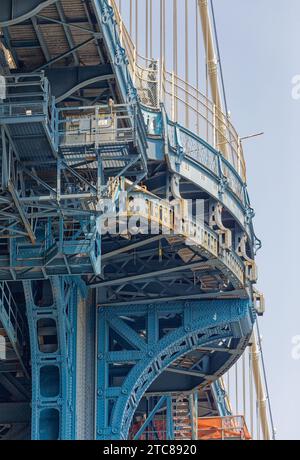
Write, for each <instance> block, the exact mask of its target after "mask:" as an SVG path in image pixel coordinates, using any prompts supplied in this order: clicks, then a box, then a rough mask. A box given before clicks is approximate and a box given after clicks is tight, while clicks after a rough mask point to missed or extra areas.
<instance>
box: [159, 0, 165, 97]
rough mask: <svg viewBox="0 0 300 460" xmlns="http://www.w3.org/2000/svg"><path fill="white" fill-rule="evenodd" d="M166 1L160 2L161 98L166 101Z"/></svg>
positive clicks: (161, 0)
mask: <svg viewBox="0 0 300 460" xmlns="http://www.w3.org/2000/svg"><path fill="white" fill-rule="evenodd" d="M165 29H166V23H165V0H160V79H161V82H160V84H161V97H162V99H163V100H164V95H165V90H164V88H165V82H164V76H165V33H166V30H165Z"/></svg>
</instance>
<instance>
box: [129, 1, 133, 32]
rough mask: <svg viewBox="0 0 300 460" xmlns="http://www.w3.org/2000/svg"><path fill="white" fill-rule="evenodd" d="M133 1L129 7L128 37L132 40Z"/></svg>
mask: <svg viewBox="0 0 300 460" xmlns="http://www.w3.org/2000/svg"><path fill="white" fill-rule="evenodd" d="M132 2H133V0H130V5H129V32H130V37H131V38H132V33H133V27H132V25H133V4H132Z"/></svg>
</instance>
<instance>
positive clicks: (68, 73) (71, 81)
mask: <svg viewBox="0 0 300 460" xmlns="http://www.w3.org/2000/svg"><path fill="white" fill-rule="evenodd" d="M46 76H47V78H48V80H49V82H50V85H51V92H52V94H53V96H55V98H56V102H57V103H59V102H62V101H63V100H65V99H66V98H67V97H69V96H70V95H72V94H74V93H75V92H76V91H78V90H80V89H82V88H86V87H87V86H90V85H93V84H95V83H99V82H106V81H108V80H110V79H112V78H114V74H113V72H112V68H111V65H110V64H104V65H98V66H89V67H67V68H65V67H64V68H62V69H50V70H47V71H46Z"/></svg>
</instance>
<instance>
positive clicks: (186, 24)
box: [185, 0, 189, 128]
mask: <svg viewBox="0 0 300 460" xmlns="http://www.w3.org/2000/svg"><path fill="white" fill-rule="evenodd" d="M185 83H186V85H185V127H186V128H189V93H188V92H189V0H185Z"/></svg>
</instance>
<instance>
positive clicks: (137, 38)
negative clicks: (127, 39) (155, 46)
mask: <svg viewBox="0 0 300 460" xmlns="http://www.w3.org/2000/svg"><path fill="white" fill-rule="evenodd" d="M138 42H139V0H135V47H136V54H137V55H138V49H139V47H138Z"/></svg>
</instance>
